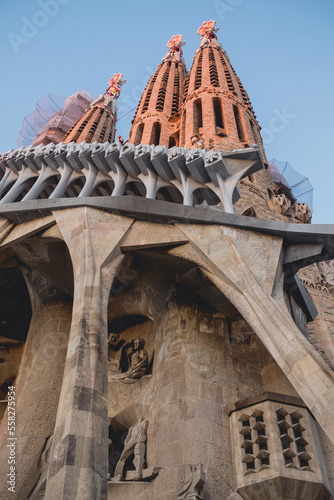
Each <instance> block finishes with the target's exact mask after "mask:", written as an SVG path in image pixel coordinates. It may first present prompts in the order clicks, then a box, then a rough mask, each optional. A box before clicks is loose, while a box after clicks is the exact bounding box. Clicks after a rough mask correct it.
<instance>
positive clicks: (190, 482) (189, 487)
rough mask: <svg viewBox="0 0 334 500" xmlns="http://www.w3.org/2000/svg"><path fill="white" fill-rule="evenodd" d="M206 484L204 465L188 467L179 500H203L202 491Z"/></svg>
mask: <svg viewBox="0 0 334 500" xmlns="http://www.w3.org/2000/svg"><path fill="white" fill-rule="evenodd" d="M204 483H205V474H204V472H203V465H202V464H197V465H196V466H195V467H192V466H191V465H188V467H187V469H186V472H185V476H184V482H183V485H182V487H181V491H180V493H179V496H178V497H177V500H185V499H188V500H203V495H202V489H203V486H204Z"/></svg>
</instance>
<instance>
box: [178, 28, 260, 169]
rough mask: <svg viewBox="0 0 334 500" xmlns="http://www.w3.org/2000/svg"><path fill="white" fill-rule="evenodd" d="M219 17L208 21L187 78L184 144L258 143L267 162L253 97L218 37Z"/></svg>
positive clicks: (241, 145)
mask: <svg viewBox="0 0 334 500" xmlns="http://www.w3.org/2000/svg"><path fill="white" fill-rule="evenodd" d="M218 29H219V28H216V22H215V21H212V20H211V21H208V22H204V23H203V24H202V26H200V28H199V29H198V31H197V34H198V35H200V37H201V43H200V47H199V49H198V50H197V51H196V54H195V57H194V61H193V65H192V68H191V71H190V73H189V76H188V78H187V79H186V82H185V99H184V104H183V112H182V126H181V144H182V145H183V146H186V147H188V148H191V147H198V146H200V147H204V148H205V149H214V150H220V149H227V150H232V149H237V148H244V147H248V146H250V145H252V144H257V145H258V146H259V147H260V149H261V153H262V156H263V159H264V161H265V163H266V157H265V153H264V148H263V143H262V138H261V135H260V127H259V125H258V123H257V120H256V116H255V114H254V111H253V108H252V105H251V103H250V100H249V97H248V95H247V93H246V91H245V89H244V88H243V86H242V83H241V81H240V79H239V77H238V76H237V74H236V73H235V71H234V69H233V67H232V65H231V63H230V60H229V58H228V56H227V54H226V52H225V50H224V49H223V48H222V46H221V44H220V43H218V40H217V35H216V33H217V31H218Z"/></svg>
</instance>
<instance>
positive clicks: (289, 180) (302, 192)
mask: <svg viewBox="0 0 334 500" xmlns="http://www.w3.org/2000/svg"><path fill="white" fill-rule="evenodd" d="M269 168H270V172H271V175H272V177H273V180H274V182H276V184H283V185H284V186H286V187H288V188H289V189H290V190H291V193H292V195H293V197H294V198H295V200H296V201H297V202H298V203H307V204H308V206H309V208H310V209H311V210H313V187H312V184H311V183H310V181H309V178H308V177H304V176H303V175H302V174H300V173H299V172H297V170H295V169H294V168H293V167H292V166H291V165H290V163H288V162H287V161H279V160H275V159H273V160H271V161H270V162H269Z"/></svg>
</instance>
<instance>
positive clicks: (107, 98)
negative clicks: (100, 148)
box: [63, 73, 126, 144]
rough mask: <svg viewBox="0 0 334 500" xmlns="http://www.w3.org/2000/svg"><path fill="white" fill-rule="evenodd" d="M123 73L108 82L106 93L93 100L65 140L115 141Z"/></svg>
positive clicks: (66, 141)
mask: <svg viewBox="0 0 334 500" xmlns="http://www.w3.org/2000/svg"><path fill="white" fill-rule="evenodd" d="M122 78H123V75H122V73H117V74H114V76H113V77H112V78H110V80H109V82H108V88H107V90H106V91H105V93H104V94H100V96H99V97H98V98H97V99H96V100H95V101H93V102H92V104H91V105H90V107H89V108H88V109H87V111H86V112H85V113H84V114H83V115H82V116H81V118H79V120H78V121H77V122H76V123H75V124H74V125H73V127H72V128H71V129H70V130H69V131H68V132H67V134H66V135H65V136H64V138H63V141H64V142H65V144H69V143H70V142H72V141H74V142H76V143H80V142H84V141H86V142H95V141H97V142H107V141H108V142H114V140H115V123H116V119H117V108H116V102H117V99H118V97H119V95H120V93H121V86H122V85H123V84H124V83H125V82H126V80H122Z"/></svg>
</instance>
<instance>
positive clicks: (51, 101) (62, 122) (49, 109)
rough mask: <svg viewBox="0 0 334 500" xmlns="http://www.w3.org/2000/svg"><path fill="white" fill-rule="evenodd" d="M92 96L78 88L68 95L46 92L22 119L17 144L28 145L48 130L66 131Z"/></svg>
mask: <svg viewBox="0 0 334 500" xmlns="http://www.w3.org/2000/svg"><path fill="white" fill-rule="evenodd" d="M93 99H94V98H93V96H92V95H91V94H89V93H88V92H86V91H85V90H83V89H80V90H79V91H78V92H76V93H75V94H73V95H70V96H69V97H67V98H66V97H60V96H56V95H53V94H46V95H45V96H44V97H42V98H41V99H39V100H38V101H37V102H36V109H35V111H33V112H32V113H30V114H29V115H27V116H26V117H25V118H24V120H23V125H22V128H21V131H20V135H19V138H18V140H17V144H18V145H19V147H21V146H29V145H30V144H32V143H33V142H34V141H35V140H36V138H37V137H38V136H39V135H40V134H42V133H46V132H47V131H48V130H51V129H52V130H55V129H56V130H58V131H59V134H58V135H59V136H61V135H65V133H66V132H68V131H69V129H70V128H71V127H72V126H73V125H74V124H75V122H76V121H77V120H78V119H79V118H80V117H81V116H82V115H83V113H84V112H85V110H86V109H87V108H88V107H89V105H90V103H91V102H92V101H93Z"/></svg>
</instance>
